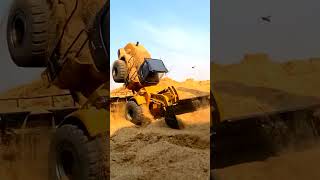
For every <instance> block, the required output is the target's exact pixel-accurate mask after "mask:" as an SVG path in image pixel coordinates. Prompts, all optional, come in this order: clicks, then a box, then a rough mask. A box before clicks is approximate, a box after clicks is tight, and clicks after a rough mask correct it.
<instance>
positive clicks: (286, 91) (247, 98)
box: [211, 55, 320, 117]
mask: <svg viewBox="0 0 320 180" xmlns="http://www.w3.org/2000/svg"><path fill="white" fill-rule="evenodd" d="M257 56H258V55H252V56H249V55H247V56H245V58H244V59H243V60H242V61H241V62H240V63H239V64H231V65H220V64H211V70H212V76H211V79H212V82H213V84H212V86H213V90H214V91H215V93H216V96H217V98H219V99H220V101H219V102H220V103H221V106H222V109H223V111H224V114H225V117H231V116H237V115H243V114H248V113H252V112H256V111H264V110H265V111H268V110H273V109H279V108H286V106H287V107H292V106H295V105H299V104H300V105H301V104H310V103H314V102H315V101H318V99H316V98H315V97H320V85H318V84H319V83H318V80H317V78H315V77H318V76H319V75H320V59H317V58H311V59H306V60H292V61H288V62H285V63H276V62H273V61H272V60H271V59H269V58H268V56H262V55H260V56H259V58H258V60H255V58H256V57H257ZM261 56H262V57H264V58H261ZM240 104H241V105H240Z"/></svg>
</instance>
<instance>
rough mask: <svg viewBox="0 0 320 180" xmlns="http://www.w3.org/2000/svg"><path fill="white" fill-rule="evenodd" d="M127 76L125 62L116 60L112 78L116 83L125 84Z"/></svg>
mask: <svg viewBox="0 0 320 180" xmlns="http://www.w3.org/2000/svg"><path fill="white" fill-rule="evenodd" d="M126 76H127V64H126V62H125V61H123V60H116V61H115V62H114V63H113V66H112V77H113V80H114V81H115V82H116V83H124V82H125V79H126Z"/></svg>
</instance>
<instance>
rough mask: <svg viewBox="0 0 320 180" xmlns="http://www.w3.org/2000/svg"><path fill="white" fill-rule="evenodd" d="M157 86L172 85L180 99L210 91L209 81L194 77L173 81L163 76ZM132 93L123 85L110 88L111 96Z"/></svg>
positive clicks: (205, 93) (206, 93)
mask: <svg viewBox="0 0 320 180" xmlns="http://www.w3.org/2000/svg"><path fill="white" fill-rule="evenodd" d="M159 86H163V87H164V88H165V87H168V86H174V87H175V88H176V89H177V91H178V94H179V97H180V99H187V98H192V97H197V96H202V95H208V94H209V91H210V81H209V80H205V81H196V80H194V79H186V80H185V81H182V82H179V81H175V80H173V79H171V78H169V77H165V78H163V79H162V80H161V81H160V83H159ZM125 95H132V92H131V91H130V90H128V89H126V88H125V87H120V88H117V89H114V90H112V92H111V96H125Z"/></svg>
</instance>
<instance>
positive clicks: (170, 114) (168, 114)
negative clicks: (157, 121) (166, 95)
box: [164, 106, 181, 129]
mask: <svg viewBox="0 0 320 180" xmlns="http://www.w3.org/2000/svg"><path fill="white" fill-rule="evenodd" d="M164 119H165V121H166V124H167V125H168V126H169V127H170V128H172V129H181V124H180V123H179V121H178V119H177V117H176V114H175V112H174V108H173V107H172V106H169V107H167V108H166V111H165V117H164Z"/></svg>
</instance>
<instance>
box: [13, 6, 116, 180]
mask: <svg viewBox="0 0 320 180" xmlns="http://www.w3.org/2000/svg"><path fill="white" fill-rule="evenodd" d="M109 7H110V6H109V1H108V0H107V1H101V0H71V1H70V0H62V1H61V0H49V1H47V0H15V1H14V2H13V5H12V7H11V10H10V14H9V19H8V25H7V42H8V46H9V50H10V54H11V57H12V59H13V61H14V63H15V64H16V65H17V66H19V67H43V68H45V71H44V73H43V74H42V78H43V80H44V81H45V82H47V85H48V86H52V85H54V86H57V87H59V88H61V89H66V90H69V91H70V93H71V95H72V98H73V99H74V101H75V102H76V103H77V106H76V107H77V108H73V109H72V112H69V111H68V112H69V113H68V114H66V113H64V117H61V116H60V115H56V112H57V111H55V110H52V109H48V111H50V112H51V113H53V117H54V118H53V119H52V121H53V123H52V124H53V126H54V127H55V129H54V133H53V135H52V139H51V140H50V141H51V142H50V152H49V155H48V157H49V163H48V166H49V178H48V179H51V180H60V179H76V180H88V179H101V180H104V179H109V172H108V171H109V167H108V166H109V160H108V157H109V152H108V142H109V139H108V135H109V132H108V130H109V121H108V118H109V105H108V101H109V99H108V97H109V78H110V77H109V73H108V72H107V71H108V70H109V62H108V61H109V28H110V26H109V18H110V15H109V12H110V10H109V9H110V8H109ZM27 113H28V112H27ZM43 121H45V119H43Z"/></svg>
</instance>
